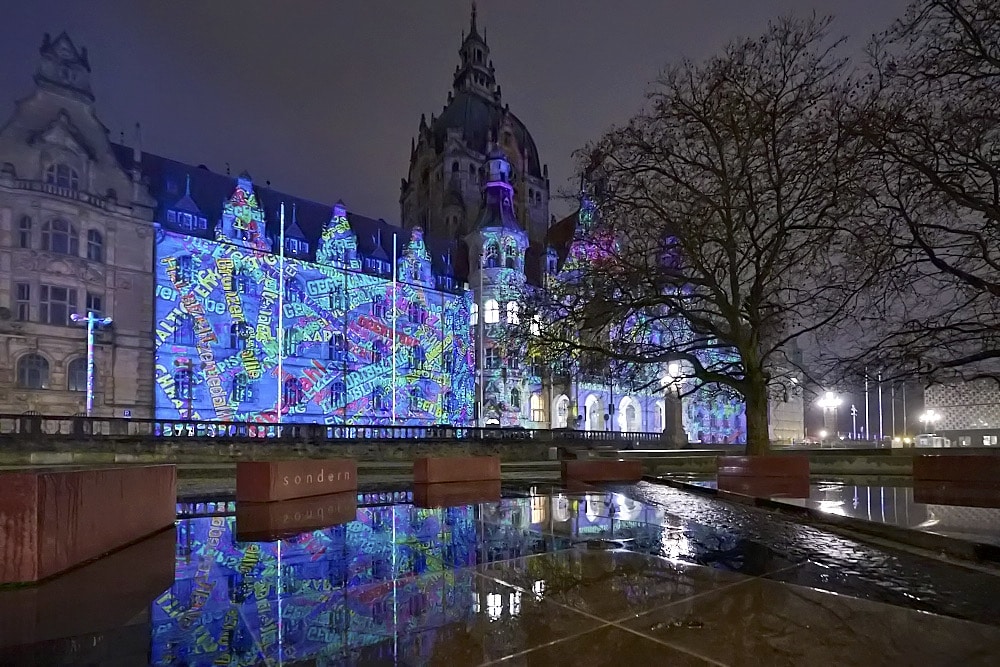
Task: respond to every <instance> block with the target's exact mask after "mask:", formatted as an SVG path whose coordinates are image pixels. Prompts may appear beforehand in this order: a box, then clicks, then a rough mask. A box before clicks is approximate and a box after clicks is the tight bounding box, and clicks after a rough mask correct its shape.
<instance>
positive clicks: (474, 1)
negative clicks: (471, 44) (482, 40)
mask: <svg viewBox="0 0 1000 667" xmlns="http://www.w3.org/2000/svg"><path fill="white" fill-rule="evenodd" d="M469 25H470V26H471V27H470V28H469V33H470V34H472V35H475V34H476V32H477V31H476V0H472V21H471V22H470V24H469Z"/></svg>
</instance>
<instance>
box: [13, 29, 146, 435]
mask: <svg viewBox="0 0 1000 667" xmlns="http://www.w3.org/2000/svg"><path fill="white" fill-rule="evenodd" d="M40 56H41V57H40V61H39V66H38V71H37V72H36V74H35V89H34V90H33V91H32V92H31V93H30V94H29V95H28V97H26V98H24V99H21V100H20V101H18V102H17V104H16V107H15V110H14V114H13V115H12V116H11V117H10V118H9V119H7V122H6V123H5V124H4V125H3V127H2V129H0V412H4V413H14V414H22V413H25V412H38V413H47V414H63V415H73V414H80V413H82V412H83V411H84V409H85V403H86V396H85V394H86V391H85V390H86V381H87V342H86V327H85V326H81V325H79V324H77V323H74V322H73V321H72V320H71V318H70V316H71V315H73V314H76V313H85V312H87V311H88V310H93V311H97V312H100V313H104V314H107V315H110V316H112V317H113V318H114V322H113V324H112V325H111V326H109V327H106V328H105V329H104V330H102V331H100V332H99V335H98V337H97V345H96V355H95V359H96V373H95V377H96V382H95V388H96V392H95V394H96V396H95V401H94V413H95V414H97V415H106V416H112V415H116V416H123V415H126V414H131V415H133V416H136V417H139V416H146V417H148V416H151V415H152V386H153V385H152V382H153V372H152V371H153V341H152V324H153V310H152V294H153V292H152V290H153V280H152V262H153V237H154V226H153V206H154V202H153V201H152V199H151V198H150V197H149V195H148V193H147V192H146V189H145V188H144V187H143V186H142V184H141V182H140V177H139V174H137V173H129V172H127V171H125V170H123V169H122V167H121V165H120V164H119V161H118V160H117V159H116V157H115V153H114V150H113V147H112V145H111V142H110V141H109V138H108V131H107V129H106V128H105V127H104V126H103V125H102V124H101V121H100V120H99V119H98V117H97V114H96V112H95V109H94V95H93V93H92V91H91V87H90V63H89V62H88V59H87V52H86V50H85V49H78V48H76V46H75V45H74V44H73V42H72V41H71V40H70V38H69V37H68V36H66V34H65V33H64V34H61V35H59V36H58V37H56V38H55V39H50V38H49V36H48V35H46V37H45V40H44V42H43V43H42V47H41V50H40Z"/></svg>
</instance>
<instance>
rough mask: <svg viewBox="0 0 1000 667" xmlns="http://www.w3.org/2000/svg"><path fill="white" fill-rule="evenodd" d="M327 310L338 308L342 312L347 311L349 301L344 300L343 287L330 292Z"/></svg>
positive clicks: (327, 298)
mask: <svg viewBox="0 0 1000 667" xmlns="http://www.w3.org/2000/svg"><path fill="white" fill-rule="evenodd" d="M326 301H327V304H326V305H327V308H330V309H331V310H333V309H334V308H338V309H341V310H346V309H347V299H345V298H344V289H343V288H342V287H339V286H338V287H334V288H333V289H331V290H330V292H329V294H327V297H326Z"/></svg>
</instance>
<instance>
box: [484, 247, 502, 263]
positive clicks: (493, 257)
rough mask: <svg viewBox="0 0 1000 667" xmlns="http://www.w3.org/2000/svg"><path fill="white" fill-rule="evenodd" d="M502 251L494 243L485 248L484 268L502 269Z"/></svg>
mask: <svg viewBox="0 0 1000 667" xmlns="http://www.w3.org/2000/svg"><path fill="white" fill-rule="evenodd" d="M499 255H500V249H499V248H497V246H495V245H493V244H492V243H490V244H488V245H487V246H486V247H485V248H483V266H485V267H486V268H487V269H496V268H499V267H500V256H499Z"/></svg>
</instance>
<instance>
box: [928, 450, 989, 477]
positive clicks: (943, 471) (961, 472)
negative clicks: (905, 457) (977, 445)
mask: <svg viewBox="0 0 1000 667" xmlns="http://www.w3.org/2000/svg"><path fill="white" fill-rule="evenodd" d="M913 480H914V481H918V480H929V481H936V482H979V483H991V482H1000V456H975V455H970V456H964V455H962V454H921V455H919V456H914V457H913Z"/></svg>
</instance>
